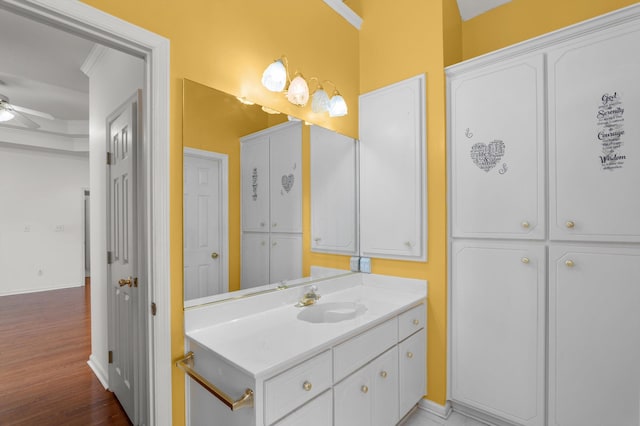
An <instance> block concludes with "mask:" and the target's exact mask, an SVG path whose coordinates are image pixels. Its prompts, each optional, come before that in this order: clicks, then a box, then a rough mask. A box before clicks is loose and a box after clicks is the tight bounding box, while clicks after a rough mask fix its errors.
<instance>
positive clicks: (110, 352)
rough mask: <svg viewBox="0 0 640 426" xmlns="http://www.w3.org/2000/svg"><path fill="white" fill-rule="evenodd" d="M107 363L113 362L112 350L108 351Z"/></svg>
mask: <svg viewBox="0 0 640 426" xmlns="http://www.w3.org/2000/svg"><path fill="white" fill-rule="evenodd" d="M109 364H113V351H109Z"/></svg>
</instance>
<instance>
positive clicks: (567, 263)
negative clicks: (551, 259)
mask: <svg viewBox="0 0 640 426" xmlns="http://www.w3.org/2000/svg"><path fill="white" fill-rule="evenodd" d="M564 264H565V265H567V266H568V267H569V268H573V265H575V263H573V260H571V259H569V260H565V262H564Z"/></svg>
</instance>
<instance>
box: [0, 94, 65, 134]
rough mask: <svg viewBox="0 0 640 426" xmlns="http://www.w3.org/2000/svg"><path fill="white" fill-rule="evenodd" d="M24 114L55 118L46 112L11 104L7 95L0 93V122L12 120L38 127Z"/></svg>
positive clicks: (32, 127)
mask: <svg viewBox="0 0 640 426" xmlns="http://www.w3.org/2000/svg"><path fill="white" fill-rule="evenodd" d="M25 114H29V115H33V116H36V117H41V118H46V119H47V120H55V118H54V117H53V115H51V114H48V113H46V112H42V111H36V110H34V109H30V108H25V107H21V106H18V105H13V104H11V103H9V98H8V97H6V96H5V95H3V94H0V122H2V121H9V120H14V121H15V122H16V123H19V124H21V125H23V126H25V127H28V128H30V129H37V128H39V127H40V125H39V124H38V123H36V122H35V121H33V120H32V119H30V118H29V117H27V116H26V115H25Z"/></svg>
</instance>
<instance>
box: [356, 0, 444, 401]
mask: <svg viewBox="0 0 640 426" xmlns="http://www.w3.org/2000/svg"><path fill="white" fill-rule="evenodd" d="M362 15H363V16H364V17H365V19H364V22H363V24H362V29H361V32H360V91H361V92H362V93H366V92H369V91H371V90H374V89H378V88H380V87H383V86H386V85H389V84H391V83H395V82H397V81H399V80H403V79H406V78H409V77H413V76H415V75H418V74H424V73H426V74H427V179H428V188H427V191H428V206H429V213H428V221H429V223H428V226H429V242H428V250H429V261H428V262H426V263H425V262H401V261H391V260H383V259H373V260H372V272H373V273H378V274H386V275H397V276H402V277H410V278H420V279H426V280H428V281H429V297H428V317H427V321H428V330H427V336H428V337H427V345H428V352H427V360H428V361H427V375H428V377H429V382H428V391H429V392H428V395H427V397H428V398H429V399H431V400H433V401H435V402H437V403H439V404H444V403H445V399H446V377H447V376H446V366H447V364H446V335H447V333H446V318H447V285H446V280H447V276H446V272H447V258H446V252H447V235H446V229H447V228H446V216H447V213H446V212H447V210H446V187H445V181H446V171H445V165H446V163H445V90H444V89H445V80H444V72H443V67H444V62H443V61H444V59H443V9H442V2H433V1H424V0H396V1H393V0H386V1H371V2H368V1H365V2H363V4H362Z"/></svg>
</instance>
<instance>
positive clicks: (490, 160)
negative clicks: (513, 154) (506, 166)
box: [471, 140, 505, 172]
mask: <svg viewBox="0 0 640 426" xmlns="http://www.w3.org/2000/svg"><path fill="white" fill-rule="evenodd" d="M504 149H505V146H504V142H502V141H499V140H495V141H492V142H490V143H489V145H487V144H484V143H482V142H478V143H476V144H473V146H472V147H471V159H472V160H473V162H474V163H475V164H476V166H478V167H480V168H481V169H482V170H484V171H485V172H488V171H489V170H491V169H493V168H494V167H495V166H496V164H498V161H500V159H501V158H502V156H503V155H504Z"/></svg>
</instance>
